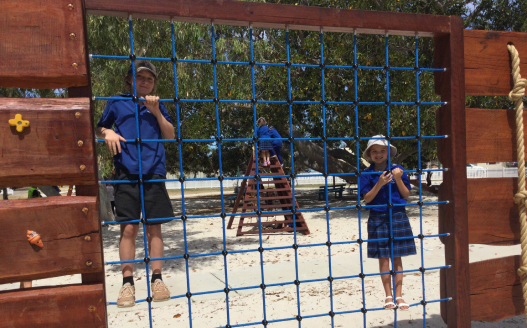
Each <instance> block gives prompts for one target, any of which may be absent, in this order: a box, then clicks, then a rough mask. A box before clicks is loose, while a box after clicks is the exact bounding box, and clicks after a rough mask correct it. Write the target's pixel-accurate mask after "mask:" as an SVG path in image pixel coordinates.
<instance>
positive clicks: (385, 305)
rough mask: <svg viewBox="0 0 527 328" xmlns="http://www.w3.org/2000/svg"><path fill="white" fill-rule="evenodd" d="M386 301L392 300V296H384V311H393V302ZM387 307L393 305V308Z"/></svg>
mask: <svg viewBox="0 0 527 328" xmlns="http://www.w3.org/2000/svg"><path fill="white" fill-rule="evenodd" d="M388 299H391V300H393V296H386V298H385V299H384V308H385V309H386V310H393V309H395V303H394V302H387V300H388ZM388 305H393V306H388Z"/></svg>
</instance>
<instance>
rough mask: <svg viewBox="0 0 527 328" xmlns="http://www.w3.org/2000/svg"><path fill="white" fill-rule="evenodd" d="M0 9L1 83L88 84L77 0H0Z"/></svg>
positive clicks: (9, 85)
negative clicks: (0, 13)
mask: <svg viewBox="0 0 527 328" xmlns="http://www.w3.org/2000/svg"><path fill="white" fill-rule="evenodd" d="M69 4H71V5H72V6H73V9H71V10H70V9H69V8H68V5H69ZM0 8H1V11H2V13H3V14H2V15H0V31H2V33H0V67H2V69H1V70H0V87H4V88H40V89H51V88H65V87H69V86H82V85H88V79H87V75H86V72H87V69H86V61H85V57H86V56H85V51H86V48H85V47H84V40H85V34H84V30H83V17H84V16H83V12H82V1H81V0H57V1H40V0H25V1H18V0H0ZM72 33H73V34H72Z"/></svg>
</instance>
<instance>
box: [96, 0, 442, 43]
mask: <svg viewBox="0 0 527 328" xmlns="http://www.w3.org/2000/svg"><path fill="white" fill-rule="evenodd" d="M86 8H87V10H88V14H93V15H109V16H123V17H127V16H128V14H129V13H131V14H133V15H134V17H137V18H147V19H160V20H170V18H174V20H176V21H182V22H194V23H204V24H208V23H210V22H211V20H214V21H215V23H216V24H225V25H234V26H249V24H251V23H252V24H253V26H255V27H264V28H282V29H283V28H285V27H286V26H289V28H290V29H298V30H312V31H318V30H320V27H324V30H325V31H328V32H353V30H354V29H356V31H357V32H358V33H374V34H384V33H385V32H388V33H390V34H391V35H408V36H415V33H416V32H417V31H419V32H420V33H419V35H422V36H434V35H442V34H447V33H449V32H450V18H449V17H447V16H436V15H420V14H406V13H391V12H386V11H369V10H349V9H336V8H323V7H314V6H313V7H308V6H293V5H281V4H269V3H256V2H250V1H230V0H128V1H126V2H124V1H120V0H86Z"/></svg>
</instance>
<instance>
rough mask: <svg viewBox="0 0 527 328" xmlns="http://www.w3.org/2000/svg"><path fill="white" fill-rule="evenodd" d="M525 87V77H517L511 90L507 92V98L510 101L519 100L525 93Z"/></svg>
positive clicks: (526, 82)
mask: <svg viewBox="0 0 527 328" xmlns="http://www.w3.org/2000/svg"><path fill="white" fill-rule="evenodd" d="M525 87H527V79H523V78H520V79H518V80H517V81H516V83H515V84H514V87H513V88H512V90H511V92H509V99H510V100H512V101H517V100H521V99H522V98H523V96H524V95H525Z"/></svg>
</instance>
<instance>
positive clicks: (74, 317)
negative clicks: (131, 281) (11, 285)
mask: <svg viewBox="0 0 527 328" xmlns="http://www.w3.org/2000/svg"><path fill="white" fill-rule="evenodd" d="M0 309H2V310H1V312H2V320H0V328H12V327H17V328H34V327H46V328H64V327H75V328H100V327H105V322H106V314H105V311H106V304H105V302H104V289H103V285H102V284H93V285H70V286H58V287H44V288H30V289H23V290H16V291H3V292H0Z"/></svg>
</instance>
